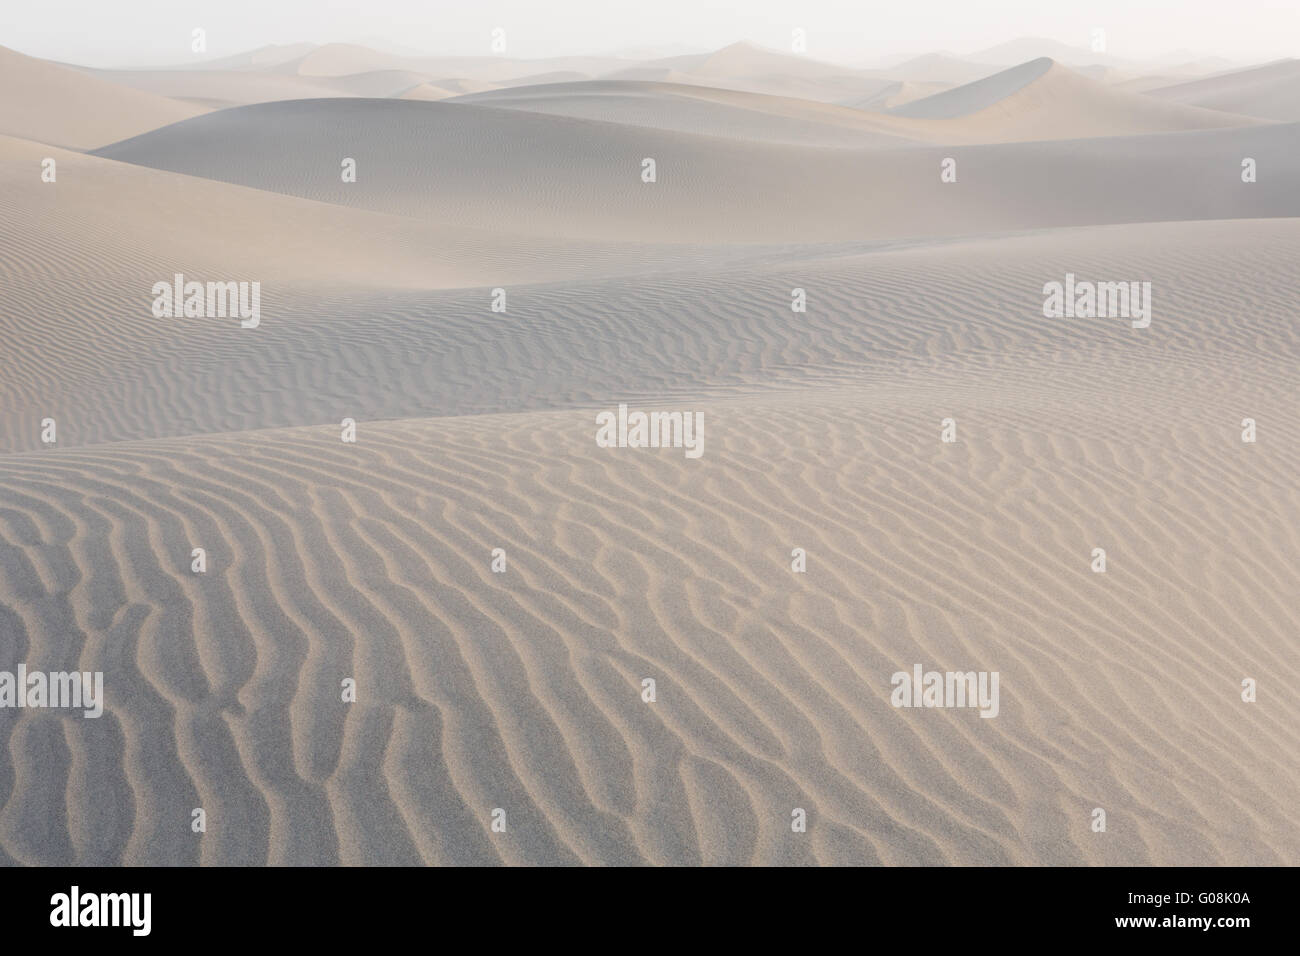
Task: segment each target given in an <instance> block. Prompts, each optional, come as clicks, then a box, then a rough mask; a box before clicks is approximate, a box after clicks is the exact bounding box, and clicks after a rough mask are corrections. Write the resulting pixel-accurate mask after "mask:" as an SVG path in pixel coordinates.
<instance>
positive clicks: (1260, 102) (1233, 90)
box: [1149, 60, 1300, 120]
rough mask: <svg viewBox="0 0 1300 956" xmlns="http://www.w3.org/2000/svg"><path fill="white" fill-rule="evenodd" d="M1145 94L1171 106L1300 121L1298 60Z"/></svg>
mask: <svg viewBox="0 0 1300 956" xmlns="http://www.w3.org/2000/svg"><path fill="white" fill-rule="evenodd" d="M1149 92H1150V94H1151V95H1152V96H1154V97H1157V98H1159V99H1162V100H1168V101H1170V102H1174V103H1184V104H1187V105H1191V106H1198V107H1205V108H1207V109H1215V110H1224V111H1225V112H1230V113H1241V114H1244V115H1246V116H1262V117H1266V118H1268V119H1275V120H1300V60H1281V61H1279V62H1277V63H1270V64H1268V65H1267V66H1260V67H1256V68H1254V69H1250V70H1239V71H1237V72H1233V73H1223V74H1219V75H1217V76H1210V77H1206V78H1205V79H1201V80H1192V81H1190V82H1186V83H1178V84H1175V85H1172V86H1165V87H1162V88H1160V89H1154V90H1150V91H1149Z"/></svg>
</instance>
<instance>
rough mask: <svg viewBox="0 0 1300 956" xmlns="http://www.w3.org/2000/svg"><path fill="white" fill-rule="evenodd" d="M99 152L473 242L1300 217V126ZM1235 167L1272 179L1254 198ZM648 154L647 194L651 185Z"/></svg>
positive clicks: (218, 118) (665, 136) (511, 132)
mask: <svg viewBox="0 0 1300 956" xmlns="http://www.w3.org/2000/svg"><path fill="white" fill-rule="evenodd" d="M1113 95H1116V96H1118V95H1119V94H1113ZM696 105H697V106H699V107H700V108H709V107H710V103H708V102H704V103H697V104H696ZM713 105H717V104H716V103H715V104H713ZM1154 108H1155V109H1157V110H1160V109H1165V108H1166V106H1165V105H1163V104H1156V105H1155V107H1154ZM728 109H730V107H728ZM821 109H822V108H821V107H819V108H818V115H820V111H821ZM993 109H996V107H990V108H989V109H988V110H985V111H982V112H985V113H987V112H989V110H993ZM1205 112H1206V113H1207V114H1210V115H1218V116H1223V115H1224V114H1213V113H1211V111H1205ZM974 120H975V117H966V118H962V119H956V120H905V119H902V118H895V121H896V122H899V123H912V124H918V125H925V126H934V125H944V124H970V123H972V122H974ZM751 121H752V120H751ZM1247 122H1250V121H1247ZM784 124H785V120H784V119H783V120H780V121H778V123H774V124H773V129H774V130H777V129H780V127H781V125H784ZM742 132H743V131H742ZM98 155H101V156H104V157H107V158H110V159H116V160H122V161H125V162H130V163H137V164H141V165H146V166H151V167H155V168H159V169H168V170H172V171H176V172H183V173H186V174H189V175H193V176H202V177H206V178H212V179H219V180H224V181H227V182H234V183H238V184H241V185H245V186H252V187H255V188H258V189H264V190H272V191H277V192H286V193H291V194H294V195H298V196H302V197H304V198H308V199H314V200H318V201H325V202H330V203H339V204H344V205H348V206H354V207H358V208H364V209H369V210H372V211H376V212H384V213H390V214H395V215H404V216H420V217H426V218H430V219H434V220H437V221H439V222H443V223H458V224H462V225H465V226H466V227H470V228H476V229H481V228H488V229H499V230H503V231H510V232H520V233H531V234H534V235H538V236H551V237H553V236H555V235H557V234H559V235H566V236H573V237H583V238H587V239H610V240H620V241H655V242H737V243H746V242H762V243H772V242H821V241H836V240H845V239H869V238H878V239H897V238H910V237H923V236H938V235H966V234H980V233H987V232H989V231H998V230H1008V229H1028V228H1038V227H1045V226H1065V225H1094V224H1101V223H1109V222H1141V221H1153V220H1154V221H1159V220H1169V219H1205V218H1254V217H1259V216H1283V215H1297V214H1300V191H1297V190H1295V189H1294V188H1292V186H1291V183H1292V182H1294V181H1295V180H1294V177H1295V176H1296V174H1297V173H1300V125H1297V124H1263V125H1255V126H1250V127H1245V128H1227V129H1207V130H1191V131H1187V132H1179V133H1175V134H1170V135H1161V136H1149V135H1144V136H1130V137H1109V138H1097V139H1090V140H1086V141H1070V140H1063V141H1049V142H1037V143H1027V144H1019V143H1004V144H992V145H969V146H962V147H956V146H942V147H937V146H936V147H927V148H924V149H902V148H888V149H879V148H869V149H829V148H821V147H809V146H795V145H789V144H784V143H778V142H757V141H755V140H754V139H753V138H752V135H751V134H749V133H745V138H729V137H725V136H720V135H702V134H700V133H688V132H682V131H679V130H662V129H653V128H644V127H633V126H629V125H623V124H619V123H613V122H606V121H601V120H590V119H577V118H572V117H567V116H556V115H548V114H541V113H534V112H530V111H524V110H507V109H498V108H494V107H487V106H481V105H477V104H473V103H416V102H404V101H396V100H302V101H295V102H287V103H271V104H264V105H258V106H248V107H242V108H239V109H233V110H223V111H221V112H218V113H213V114H209V115H207V116H202V117H198V118H196V119H194V120H190V121H187V122H184V123H179V124H176V125H173V126H169V127H166V128H164V129H161V130H157V131H155V132H153V133H148V134H145V135H143V136H140V137H136V138H135V139H132V140H128V141H126V142H123V143H118V144H115V145H113V146H111V147H108V148H105V149H103V150H99V151H98ZM345 156H350V157H354V158H356V159H357V163H358V176H357V182H355V183H343V182H341V181H340V177H339V172H338V170H339V165H338V164H339V162H340V160H341V159H342V158H343V157H345ZM1243 156H1250V157H1253V158H1255V159H1256V161H1257V162H1258V164H1259V168H1260V169H1265V170H1268V171H1269V174H1268V175H1265V176H1261V177H1260V178H1259V181H1258V182H1257V183H1254V184H1251V185H1249V186H1246V185H1244V184H1243V183H1242V182H1241V159H1242V157H1243ZM646 157H650V158H653V159H655V161H656V173H657V182H655V183H653V184H648V183H645V182H643V181H642V179H641V172H642V164H643V160H644V159H645V158H646ZM947 157H953V158H955V159H957V161H958V181H957V182H956V183H953V184H943V183H941V182H940V169H941V163H942V161H943V160H944V159H945V158H947ZM877 183H888V184H889V188H888V189H881V188H878V187H877V186H876V185H875V184H877ZM1143 183H1158V184H1159V188H1158V189H1154V188H1145V187H1144V186H1142V185H1141V184H1143Z"/></svg>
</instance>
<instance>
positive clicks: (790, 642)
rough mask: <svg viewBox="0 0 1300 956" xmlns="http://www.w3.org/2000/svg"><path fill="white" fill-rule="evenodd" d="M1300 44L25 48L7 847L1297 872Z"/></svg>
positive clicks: (0, 836)
mask: <svg viewBox="0 0 1300 956" xmlns="http://www.w3.org/2000/svg"><path fill="white" fill-rule="evenodd" d="M1023 46H1024V44H1020V45H1019V46H1017V45H1016V44H1012V45H1010V46H1008V47H1007V48H1005V49H1001V50H999V49H996V48H995V49H993V50H991V51H986V52H987V55H988V56H989V57H991V58H997V57H1000V56H1010V55H1013V54H1014V53H1015V51H1016V50H1017V49H1022V48H1023ZM1041 52H1042V51H1041V50H1040V51H1039V53H1041ZM1057 52H1058V53H1059V52H1060V51H1059V50H1058V51H1057ZM1039 53H1035V54H1034V55H1039ZM1067 53H1069V55H1071V56H1073V55H1074V54H1073V52H1070V51H1068V50H1067ZM1021 59H1023V57H1022V58H1021ZM1096 65H1097V66H1098V67H1099V68H1100V69H1111V68H1113V67H1115V66H1116V64H1115V63H1113V62H1109V61H1107V62H1100V63H1098V64H1096ZM949 66H951V64H949ZM911 68H912V67H908V69H911ZM636 69H643V70H645V71H646V72H647V74H649V75H653V74H656V73H657V74H661V75H662V77H673V78H675V79H677V80H680V81H681V82H680V83H677V84H673V83H668V82H649V81H648V80H645V79H644V78H643V80H637V81H633V80H629V79H626V78H623V79H611V78H610V76H611V74H614V75H621V74H626V73H627V72H628V71H629V70H632V71H635V70H636ZM1284 72H1285V71H1280V72H1278V73H1270V74H1269V75H1268V76H1262V75H1260V76H1255V77H1253V78H1251V77H1244V78H1243V77H1237V79H1235V80H1233V79H1225V78H1218V79H1217V80H1216V82H1218V83H1219V85H1218V86H1213V85H1212V86H1207V87H1203V88H1201V89H1200V90H1199V92H1198V91H1192V92H1187V91H1184V93H1186V95H1187V100H1186V101H1185V102H1179V101H1174V102H1170V101H1169V99H1172V100H1178V98H1179V97H1178V96H1172V97H1169V98H1168V99H1162V98H1160V97H1158V96H1145V95H1139V94H1136V93H1131V92H1126V91H1124V90H1120V89H1117V88H1115V87H1113V86H1109V87H1108V86H1106V85H1104V84H1103V83H1101V82H1098V81H1096V80H1095V79H1091V78H1089V77H1087V76H1083V75H1080V74H1079V73H1078V72H1076V71H1073V70H1069V69H1066V68H1065V67H1062V66H1061V65H1060V64H1059V63H1055V62H1052V61H1047V60H1043V61H1038V62H1030V63H1021V65H1020V66H1017V67H1014V68H1013V69H1011V70H1009V71H1006V72H1005V73H1001V74H998V75H995V76H989V77H987V78H980V79H978V80H977V81H976V82H974V83H970V84H968V85H967V86H964V87H959V88H954V89H951V90H947V91H942V92H936V93H935V95H932V96H929V97H924V98H915V99H914V100H913V101H912V102H910V103H908V104H904V105H903V106H902V107H901V108H897V106H896V105H893V106H891V104H890V103H889V100H890V98H893V97H900V96H904V95H907V94H908V93H909V92H910V93H917V92H919V89H918V87H917V86H916V85H915V84H913V85H911V86H910V87H909V86H908V85H907V84H902V85H899V84H898V83H897V82H896V81H898V80H900V79H906V78H900V77H898V76H893V77H891V78H886V77H885V76H884V74H882V73H875V72H873V71H867V70H854V69H850V68H847V67H838V66H834V65H829V64H820V63H817V62H815V61H810V60H805V59H801V58H792V57H788V56H785V55H782V54H776V53H773V52H772V51H766V50H761V49H758V48H755V47H753V46H751V45H748V44H738V45H735V46H732V47H728V48H725V49H724V50H722V51H719V52H716V53H712V54H700V55H688V56H680V57H672V58H667V59H659V60H655V61H650V62H649V63H648V64H646V63H641V64H634V63H630V62H629V61H624V60H618V59H615V58H602V57H587V58H580V57H579V58H561V59H555V60H545V61H541V60H535V61H527V60H512V59H507V58H504V57H500V58H491V57H485V58H481V59H475V58H461V59H457V58H446V57H443V58H436V57H419V56H412V55H402V54H392V53H385V52H379V51H376V50H373V49H369V48H366V47H361V46H350V45H346V44H330V45H327V46H324V47H317V46H311V45H295V46H289V47H275V48H264V49H262V50H257V51H252V52H251V53H249V54H244V55H241V56H240V57H235V58H227V59H226V60H225V61H216V62H209V63H207V64H197V65H195V66H194V67H193V68H184V69H182V68H177V69H173V70H161V71H145V72H137V71H128V72H126V73H110V72H96V73H95V75H89V73H90V71H83V70H80V69H73V68H69V67H62V66H57V65H54V64H49V63H43V62H42V61H35V60H30V59H29V58H27V57H20V56H18V55H17V54H9V53H7V52H6V51H0V79H9V78H12V79H15V80H16V81H21V82H22V83H23V84H26V83H28V82H29V81H30V82H34V83H35V84H36V85H35V87H34V88H35V89H37V90H39V91H40V92H39V95H35V96H31V97H19V96H13V95H11V94H10V93H9V92H8V91H9V90H11V89H12V88H13V87H12V85H11V84H8V83H6V84H5V89H4V92H0V671H13V670H14V669H15V668H16V667H17V665H18V664H20V663H22V664H25V665H26V666H28V667H29V668H32V669H34V670H72V669H80V670H89V671H101V672H102V673H103V675H104V686H105V697H106V699H105V702H104V703H105V709H104V714H103V716H102V717H101V718H98V719H83V718H82V717H80V716H73V715H68V714H63V713H52V712H49V711H36V710H32V709H25V710H22V711H16V712H15V711H13V710H9V709H3V710H0V865H10V864H78V865H113V864H163V865H189V864H213V865H215V864H225V865H257V864H348V865H366V864H421V863H426V864H501V863H504V864H575V863H585V864H642V863H651V864H857V865H863V864H867V865H874V864H889V865H900V864H902V865H942V864H949V865H990V864H992V865H1002V864H1008V865H1012V864H1014V865H1069V864H1087V865H1153V864H1154V865H1197V864H1208V865H1220V864H1242V865H1261V864H1262V865H1296V864H1297V863H1300V806H1298V805H1297V802H1296V799H1295V795H1296V793H1297V791H1298V789H1300V737H1297V735H1296V734H1295V732H1294V728H1295V726H1296V725H1297V721H1298V720H1300V696H1298V695H1297V693H1296V690H1295V688H1297V687H1300V658H1297V655H1296V654H1295V653H1294V650H1293V648H1294V644H1295V635H1296V633H1297V628H1300V608H1297V605H1296V602H1295V601H1294V599H1293V597H1294V594H1295V591H1296V583H1297V581H1298V580H1300V531H1297V529H1298V528H1300V486H1298V485H1297V482H1296V480H1295V475H1296V473H1297V471H1300V447H1298V446H1297V444H1296V442H1295V441H1294V438H1293V436H1292V434H1291V431H1292V429H1291V425H1292V422H1293V420H1294V418H1295V412H1296V407H1295V406H1296V394H1297V368H1300V329H1298V327H1297V324H1296V321H1295V303H1296V301H1297V296H1298V295H1300V288H1298V285H1300V282H1298V278H1297V272H1296V268H1295V263H1296V261H1297V260H1298V259H1300V190H1297V189H1296V188H1295V184H1296V183H1297V182H1300V123H1294V122H1283V123H1278V122H1268V121H1265V120H1264V119H1256V118H1252V117H1248V116H1245V115H1239V114H1237V113H1233V112H1222V111H1215V110H1214V109H1200V108H1198V107H1199V106H1203V105H1206V104H1205V103H1202V102H1199V100H1200V99H1201V98H1212V95H1219V94H1222V95H1224V96H1236V95H1237V94H1238V93H1240V94H1241V96H1240V100H1239V101H1240V102H1241V103H1242V104H1244V103H1246V101H1247V100H1250V101H1251V103H1253V104H1254V107H1255V108H1256V109H1259V108H1260V105H1261V104H1263V105H1264V106H1267V105H1268V104H1270V103H1276V102H1280V101H1279V100H1277V99H1275V98H1274V97H1275V95H1276V96H1281V95H1282V94H1283V91H1284V88H1285V87H1286V83H1287V80H1286V79H1285V77H1284V76H1282V75H1281V74H1282V73H1284ZM575 76H578V77H591V78H592V79H584V80H580V81H574V80H573V79H572V78H573V77H575ZM521 78H522V82H524V83H525V84H526V85H525V86H524V87H523V88H509V89H495V88H494V87H496V86H498V85H504V84H511V83H515V82H517V81H521ZM539 79H548V80H552V81H554V80H559V82H544V83H543V82H538V80H539ZM917 82H920V81H917ZM934 82H955V81H934ZM136 87H138V88H136ZM742 87H743V88H742ZM151 90H152V91H153V92H150V91H151ZM755 90H757V92H755ZM781 90H784V91H786V94H787V95H777V93H778V92H779V91H781ZM160 91H165V92H167V93H169V94H171V95H182V94H183V95H184V96H186V97H188V98H189V99H191V100H193V101H202V102H203V103H208V104H214V105H219V104H223V103H230V102H238V101H243V100H245V99H248V98H256V99H259V100H260V99H262V98H263V97H269V98H272V99H277V98H279V97H281V96H282V95H283V96H291V97H292V99H284V100H280V101H275V102H258V103H251V104H250V105H241V106H238V107H233V108H226V109H219V110H214V111H211V112H205V113H203V115H197V114H198V113H200V112H202V110H201V108H200V107H199V106H197V105H195V103H193V102H191V103H189V104H186V103H182V102H180V101H179V100H175V99H166V98H163V97H161V96H159V95H157V93H158V92H160ZM178 91H180V92H178ZM792 91H797V92H801V93H803V94H804V95H805V97H806V98H804V99H796V98H792V97H791V96H789V95H788V94H789V93H790V92H792ZM1234 91H1235V92H1234ZM465 94H471V95H465ZM1247 94H1249V95H1247ZM1180 95H1181V94H1180ZM835 96H839V98H842V99H845V100H847V101H849V102H853V103H861V104H862V105H864V106H866V105H872V106H874V107H875V108H877V109H892V110H893V111H892V112H891V113H882V112H867V111H865V110H858V109H852V108H850V107H848V106H845V105H834V104H832V103H829V102H822V101H815V100H821V99H823V98H832V97H835ZM452 97H454V98H455V101H454V102H434V100H440V99H447V98H452ZM1193 100H1196V101H1197V102H1192V101H1193ZM1225 102H1226V101H1225ZM172 111H180V112H179V113H175V114H173V112H172ZM1263 115H1264V114H1262V113H1261V114H1259V116H1261V117H1262V116H1263ZM1274 118H1276V117H1274ZM9 127H12V129H13V130H14V131H16V132H15V133H14V134H13V135H5V134H4V131H5V130H6V129H8V128H9ZM115 131H116V132H115ZM105 135H113V136H115V137H116V138H117V140H118V141H116V142H112V143H108V140H107V139H103V138H101V137H104V136H105ZM106 143H108V145H105V144H106ZM59 144H65V145H67V146H69V147H75V146H78V145H80V146H83V147H87V148H88V147H91V146H95V147H101V148H95V149H94V150H93V152H90V153H83V152H77V151H75V150H74V149H73V148H63V147H61V146H60V145H59ZM1246 156H1249V157H1251V158H1253V159H1254V160H1255V161H1256V163H1257V166H1258V172H1259V177H1258V181H1257V182H1254V183H1245V182H1243V181H1242V178H1241V169H1242V167H1241V162H1242V158H1243V157H1246ZM45 157H52V158H55V159H56V160H57V163H58V177H57V181H55V182H52V183H46V182H42V181H41V179H40V177H39V175H38V171H39V169H40V163H41V160H42V159H43V158H45ZM646 157H653V158H654V159H655V161H656V171H657V178H656V181H654V182H652V183H647V182H644V181H643V180H642V171H643V160H644V159H645V158H646ZM345 158H351V159H354V160H355V161H356V164H357V165H356V170H357V180H356V182H344V181H343V180H342V177H341V175H340V170H341V164H342V162H343V160H344V159H345ZM948 158H952V159H954V160H955V161H956V164H957V165H956V170H957V178H956V181H955V182H951V183H946V182H942V181H941V179H940V170H941V162H942V161H943V160H945V159H948ZM176 273H182V274H184V276H185V277H186V278H188V279H191V280H196V281H200V282H203V281H217V282H226V281H236V282H239V281H249V282H258V283H260V286H259V288H260V296H261V298H260V302H261V306H260V323H259V324H258V325H257V327H255V328H242V327H241V326H240V323H239V321H238V319H237V318H236V317H230V316H219V317H197V316H190V317H183V316H182V317H174V318H173V317H168V318H159V317H155V315H154V314H153V310H152V304H153V303H152V299H153V286H154V284H155V283H157V282H159V281H163V282H169V281H171V280H172V278H173V276H174V274H176ZM1067 274H1071V275H1075V276H1077V277H1079V278H1080V279H1082V280H1084V281H1098V282H1137V283H1139V284H1141V283H1149V284H1150V289H1151V298H1150V300H1149V304H1150V306H1151V312H1150V324H1149V326H1147V327H1144V328H1135V327H1134V326H1133V323H1132V322H1131V321H1130V318H1131V317H1128V316H1115V317H1113V318H1068V319H1067V318H1045V317H1044V311H1043V305H1044V292H1045V288H1044V286H1045V283H1048V282H1053V281H1061V280H1063V279H1064V277H1065V276H1066V275H1067ZM799 292H802V294H803V295H804V296H805V297H806V306H807V307H806V311H802V312H800V311H795V310H793V309H792V302H797V301H798V294H799ZM502 296H505V297H507V298H508V306H507V307H506V308H505V310H504V311H494V310H493V307H492V306H493V302H494V300H499V301H501V302H503V303H504V302H505V301H506V298H502ZM620 403H629V404H630V405H631V406H632V407H633V408H634V409H636V410H642V411H650V410H663V411H668V412H685V413H688V414H693V413H696V412H698V413H700V414H702V415H703V426H702V427H703V433H702V438H703V442H704V444H703V446H702V452H703V453H702V454H701V455H700V456H699V457H698V458H692V457H688V456H687V455H686V454H685V452H684V450H683V449H681V448H664V449H649V448H607V447H601V446H600V445H599V444H598V443H597V441H596V415H597V413H598V412H603V411H613V410H614V409H615V408H616V407H617V406H618V405H619V404H620ZM1247 418H1249V419H1252V420H1253V421H1254V422H1255V423H1256V424H1257V428H1258V435H1257V441H1255V442H1246V441H1243V440H1242V428H1243V420H1244V419H1247ZM47 419H53V420H54V421H55V422H56V423H57V441H55V442H54V443H53V444H52V445H51V444H49V443H47V442H46V441H44V440H43V437H42V431H43V429H44V428H45V424H44V423H45V421H46V420H47ZM344 419H353V420H355V422H356V425H357V436H356V437H357V441H356V442H355V443H348V442H344V441H342V440H341V437H342V436H341V431H340V427H341V426H340V423H341V422H342V421H343V420H344ZM945 419H952V420H953V421H954V422H955V427H956V429H957V434H956V438H957V440H956V442H953V443H948V442H945V441H942V440H941V429H942V423H943V422H944V420H945ZM1098 547H1102V548H1104V549H1105V550H1106V553H1107V559H1108V562H1109V567H1108V568H1107V570H1106V573H1104V574H1099V573H1094V572H1093V570H1092V567H1091V565H1092V562H1093V560H1094V552H1093V549H1094V548H1098ZM194 548H203V549H204V550H205V554H206V569H205V571H204V572H203V573H195V572H194V571H193V570H192V567H191V561H192V559H193V558H192V552H193V549H194ZM498 548H499V549H503V554H504V558H505V560H506V562H507V564H506V567H505V570H504V572H501V573H497V572H495V571H494V570H493V568H492V561H493V560H494V558H493V551H494V549H498ZM796 548H798V549H804V551H805V552H806V558H807V567H806V570H805V571H803V572H802V573H796V572H795V571H794V570H793V569H792V564H791V562H792V558H793V556H794V555H793V554H792V551H793V549H796ZM916 664H919V665H921V666H922V667H923V668H925V669H932V670H939V671H945V670H953V671H962V672H965V671H983V672H989V671H995V672H997V673H998V674H999V675H1000V678H1001V697H1000V704H999V709H998V715H997V717H996V719H983V718H981V717H980V715H979V713H978V712H977V711H976V710H974V709H967V708H954V709H927V708H921V709H900V708H896V707H894V706H892V705H891V701H890V695H891V690H892V684H891V676H892V675H893V674H894V673H895V672H898V671H904V672H906V671H910V670H911V669H912V667H913V665H916ZM646 678H652V679H653V680H654V681H655V687H656V696H655V698H654V700H653V701H648V700H646V699H644V698H643V696H642V695H643V688H644V685H643V681H644V680H645V679H646ZM1244 678H1251V679H1254V680H1257V681H1258V688H1259V697H1258V700H1257V701H1256V702H1254V703H1246V702H1245V701H1243V699H1242V697H1241V687H1242V680H1243V679H1244ZM348 679H352V680H355V681H356V687H357V699H356V701H355V702H345V701H344V699H343V696H342V694H341V689H342V687H343V682H344V681H345V680H348ZM196 807H202V808H204V809H205V811H206V813H207V831H206V833H204V834H202V835H198V834H195V833H194V832H193V831H192V830H191V829H190V820H191V812H192V810H193V809H194V808H196ZM1097 807H1102V808H1104V809H1105V810H1106V812H1107V814H1108V827H1107V831H1106V832H1105V833H1095V832H1093V831H1092V829H1091V827H1090V824H1091V822H1092V814H1093V811H1094V808H1097ZM495 808H500V809H502V810H503V811H504V812H505V814H506V819H507V822H508V825H507V828H506V830H505V832H494V831H493V830H492V829H491V826H490V824H491V820H492V813H493V811H494V809H495ZM796 808H802V809H804V810H805V811H806V812H807V815H808V828H807V832H806V833H799V832H795V831H793V830H792V828H791V820H792V811H793V810H795V809H796Z"/></svg>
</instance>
